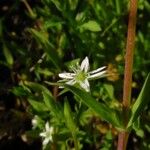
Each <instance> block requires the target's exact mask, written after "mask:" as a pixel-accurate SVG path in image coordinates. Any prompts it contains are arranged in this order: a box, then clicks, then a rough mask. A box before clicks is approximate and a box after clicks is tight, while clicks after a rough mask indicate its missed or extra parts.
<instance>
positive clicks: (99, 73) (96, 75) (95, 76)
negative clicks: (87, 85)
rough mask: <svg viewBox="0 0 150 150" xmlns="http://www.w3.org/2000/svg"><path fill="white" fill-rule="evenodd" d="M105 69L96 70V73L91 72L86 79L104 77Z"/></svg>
mask: <svg viewBox="0 0 150 150" xmlns="http://www.w3.org/2000/svg"><path fill="white" fill-rule="evenodd" d="M106 72H107V71H106V70H105V71H101V72H98V73H96V74H92V75H89V76H88V79H89V80H90V79H97V78H102V77H105V76H106Z"/></svg>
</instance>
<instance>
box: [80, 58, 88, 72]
mask: <svg viewBox="0 0 150 150" xmlns="http://www.w3.org/2000/svg"><path fill="white" fill-rule="evenodd" d="M80 68H81V70H82V71H85V72H87V71H88V70H89V59H88V57H85V59H84V60H83V61H82V63H81V66H80Z"/></svg>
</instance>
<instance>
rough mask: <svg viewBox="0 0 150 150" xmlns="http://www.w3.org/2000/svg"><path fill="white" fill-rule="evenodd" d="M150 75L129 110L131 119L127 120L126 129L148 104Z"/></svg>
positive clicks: (149, 100)
mask: <svg viewBox="0 0 150 150" xmlns="http://www.w3.org/2000/svg"><path fill="white" fill-rule="evenodd" d="M149 97H150V73H149V74H148V76H147V78H146V80H145V83H144V85H143V88H142V90H141V92H140V94H139V96H138V98H137V100H136V101H135V103H134V104H133V106H132V108H131V117H130V119H129V122H128V125H127V128H129V127H131V126H132V125H133V123H134V122H135V121H136V120H137V118H138V117H139V115H140V114H141V112H142V111H143V110H144V108H145V106H146V105H147V104H148V103H149V102H150V99H149Z"/></svg>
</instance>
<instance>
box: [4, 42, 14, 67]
mask: <svg viewBox="0 0 150 150" xmlns="http://www.w3.org/2000/svg"><path fill="white" fill-rule="evenodd" d="M3 52H4V56H5V58H6V61H7V63H8V65H10V66H12V65H13V63H14V59H13V56H12V54H11V52H10V50H9V49H8V48H7V47H6V45H5V44H4V45H3Z"/></svg>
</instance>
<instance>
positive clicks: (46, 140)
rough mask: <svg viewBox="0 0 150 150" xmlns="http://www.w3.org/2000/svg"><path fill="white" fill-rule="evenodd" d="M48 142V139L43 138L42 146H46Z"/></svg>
mask: <svg viewBox="0 0 150 150" xmlns="http://www.w3.org/2000/svg"><path fill="white" fill-rule="evenodd" d="M49 141H50V138H45V139H44V140H43V145H44V146H46V145H47V144H48V142H49Z"/></svg>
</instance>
